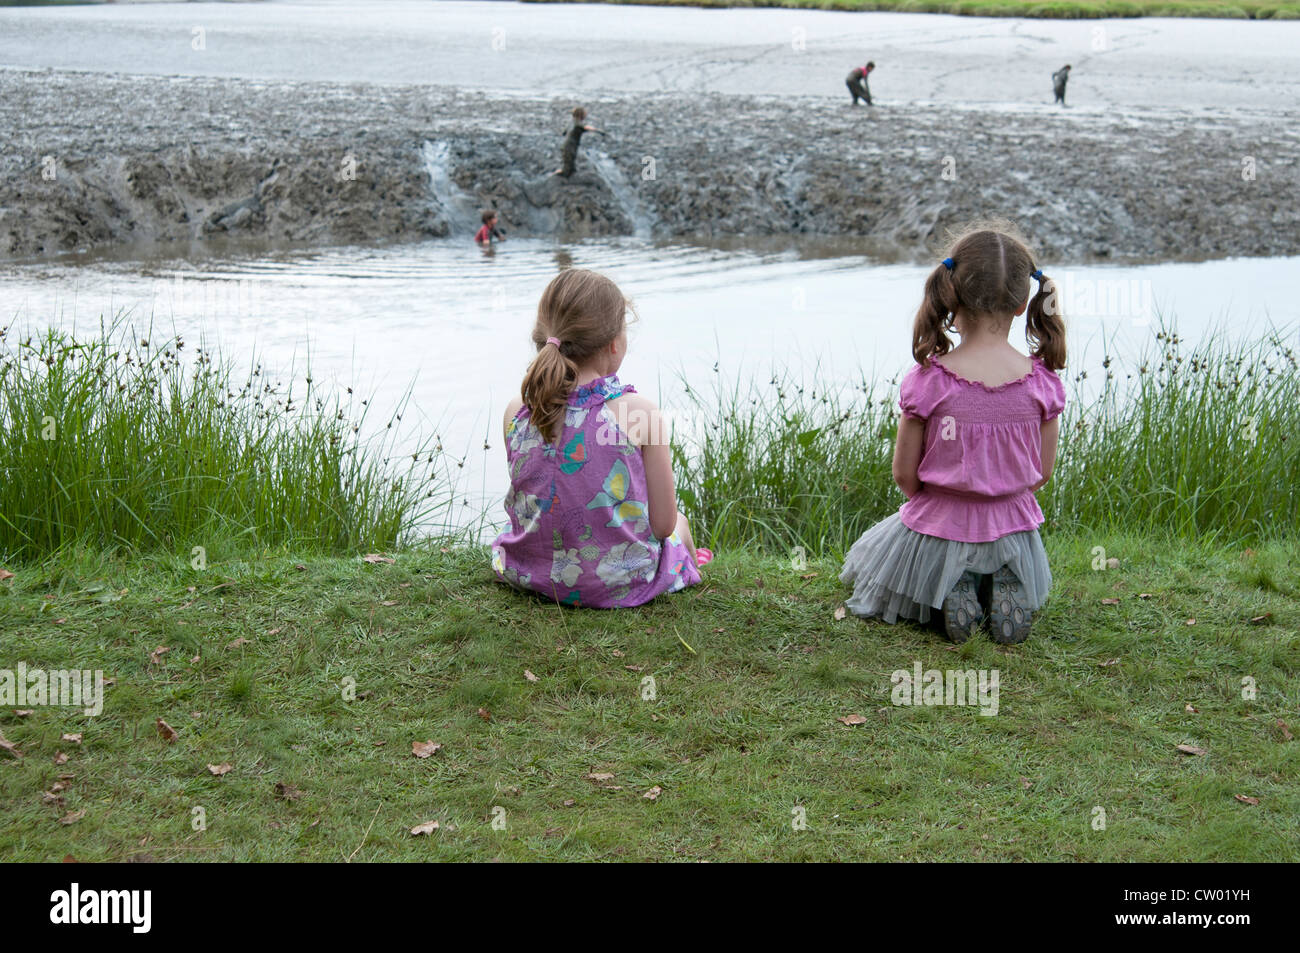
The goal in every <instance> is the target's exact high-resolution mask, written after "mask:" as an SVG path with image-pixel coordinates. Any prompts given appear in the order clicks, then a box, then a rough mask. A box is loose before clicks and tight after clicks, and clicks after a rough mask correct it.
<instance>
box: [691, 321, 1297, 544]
mask: <svg viewBox="0 0 1300 953" xmlns="http://www.w3.org/2000/svg"><path fill="white" fill-rule="evenodd" d="M1156 346H1157V349H1158V352H1157V353H1153V354H1150V355H1148V356H1145V357H1140V358H1138V359H1137V360H1135V361H1133V362H1131V363H1132V366H1131V367H1128V369H1127V370H1125V369H1124V368H1122V367H1121V366H1120V364H1119V362H1117V361H1115V360H1113V359H1112V358H1110V357H1106V358H1105V359H1104V360H1103V361H1102V362H1101V366H1100V367H1099V368H1094V369H1093V372H1094V378H1093V380H1094V382H1095V380H1096V376H1097V375H1103V376H1104V380H1103V383H1102V387H1101V390H1100V392H1099V393H1098V394H1096V396H1093V397H1090V398H1089V397H1085V393H1086V392H1087V389H1088V388H1089V387H1092V386H1093V385H1091V384H1088V383H1087V381H1088V370H1087V369H1085V370H1082V371H1080V372H1076V373H1075V375H1074V378H1073V383H1074V388H1073V389H1074V396H1073V398H1072V399H1071V400H1070V401H1069V402H1068V404H1067V407H1066V413H1065V415H1064V418H1063V422H1062V427H1061V443H1060V455H1059V458H1058V460H1057V464H1056V470H1055V473H1054V475H1053V477H1052V481H1051V482H1050V483H1049V484H1048V485H1047V487H1046V488H1044V490H1043V491H1041V492H1040V494H1039V501H1040V503H1041V505H1042V507H1043V511H1044V515H1045V517H1046V520H1047V529H1049V530H1051V529H1054V528H1060V527H1068V528H1069V529H1071V530H1074V531H1087V530H1096V531H1113V530H1116V529H1123V530H1125V531H1128V532H1140V533H1150V534H1154V535H1156V536H1159V537H1173V538H1177V539H1183V540H1188V539H1194V538H1201V539H1209V540H1216V541H1219V542H1222V543H1225V544H1228V543H1240V542H1250V541H1257V540H1260V539H1265V538H1273V537H1279V536H1285V535H1292V536H1293V535H1294V534H1295V533H1296V532H1297V530H1300V375H1297V372H1296V371H1297V368H1296V357H1295V354H1294V353H1293V351H1292V350H1291V349H1290V348H1289V347H1287V346H1286V345H1285V343H1284V341H1283V340H1282V338H1281V337H1280V336H1278V335H1276V334H1274V335H1272V336H1270V337H1269V338H1267V339H1265V340H1263V341H1259V342H1255V343H1247V344H1226V343H1224V342H1223V341H1221V340H1220V339H1217V338H1215V337H1213V336H1211V337H1209V338H1207V339H1205V340H1204V341H1202V342H1201V343H1200V344H1198V345H1197V346H1196V347H1194V348H1192V349H1191V350H1190V352H1187V353H1184V351H1185V344H1184V342H1183V341H1182V340H1181V339H1180V338H1179V336H1178V335H1177V333H1175V332H1174V331H1172V330H1162V331H1161V332H1160V333H1159V334H1158V335H1157V338H1156ZM897 397H898V390H897V381H896V380H895V381H891V382H889V385H888V386H887V387H884V388H880V387H876V386H874V385H873V384H872V383H871V382H869V381H867V380H865V379H862V380H860V381H859V382H858V384H857V386H856V387H853V388H850V389H846V390H837V389H836V388H835V387H834V386H831V385H829V384H828V383H826V382H822V383H819V384H818V385H817V386H816V389H814V388H813V387H812V386H811V385H810V386H807V387H805V386H803V385H801V384H796V383H794V382H792V381H791V380H790V379H789V377H788V376H787V375H785V374H784V373H782V372H778V373H776V374H774V375H773V376H772V379H771V381H770V383H769V385H768V386H767V387H764V386H763V385H761V384H750V385H749V387H748V389H747V390H743V391H742V390H741V389H740V387H739V386H731V387H728V386H727V385H726V384H724V383H722V382H721V380H719V382H718V383H717V384H716V385H715V388H714V391H713V393H712V394H703V393H700V392H699V391H696V390H692V389H690V388H688V389H687V398H688V400H689V401H690V402H691V411H692V414H691V416H692V417H694V418H696V419H699V420H701V421H703V423H702V429H701V431H700V432H698V433H695V434H684V435H680V436H679V437H678V438H677V439H676V442H675V445H674V463H675V468H676V473H677V475H678V483H679V489H678V493H679V495H680V497H681V501H682V504H683V508H684V509H685V511H686V513H687V515H688V516H689V517H690V518H691V520H692V524H693V526H694V527H695V530H696V534H697V536H698V537H699V538H700V539H702V540H708V541H709V542H710V544H712V545H714V546H717V547H720V548H734V547H739V546H758V547H762V548H765V549H767V550H769V551H777V552H785V551H787V550H788V549H790V548H791V547H794V546H803V547H805V548H806V549H807V550H808V551H809V552H811V553H823V552H832V553H834V552H842V551H843V550H844V549H845V548H847V547H848V546H849V545H851V544H852V543H853V541H854V540H855V539H856V538H857V537H858V535H860V534H861V533H862V532H863V531H864V530H865V529H866V528H867V527H869V526H870V525H871V524H872V523H874V522H876V521H877V520H879V519H881V518H883V517H884V516H886V515H888V514H889V513H891V512H893V511H894V510H896V509H897V508H898V506H899V505H900V504H901V503H902V501H903V497H902V494H901V493H900V492H899V491H898V490H897V488H896V487H895V486H894V483H893V478H892V476H891V472H890V464H891V460H892V455H893V440H894V436H895V434H896V433H897V425H898V410H897Z"/></svg>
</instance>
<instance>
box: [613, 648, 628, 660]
mask: <svg viewBox="0 0 1300 953" xmlns="http://www.w3.org/2000/svg"><path fill="white" fill-rule="evenodd" d="M624 654H626V653H624V652H623V650H622V649H615V650H614V658H622V657H623V656H624Z"/></svg>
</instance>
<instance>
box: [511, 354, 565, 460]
mask: <svg viewBox="0 0 1300 953" xmlns="http://www.w3.org/2000/svg"><path fill="white" fill-rule="evenodd" d="M561 347H562V345H551V344H546V343H543V344H542V347H541V350H539V351H538V352H537V356H536V357H535V358H533V362H532V363H531V364H529V365H528V370H527V371H525V372H524V383H523V387H522V388H520V392H519V394H520V397H522V398H523V401H524V405H525V406H526V407H527V408H528V412H529V414H531V415H532V419H533V423H534V424H536V425H537V429H538V430H539V431H541V434H542V436H543V437H544V438H545V439H546V441H547V443H555V442H556V441H557V440H559V438H560V430H561V429H562V427H563V425H564V411H565V408H566V407H567V405H568V402H569V393H570V391H572V390H573V385H574V384H575V383H576V382H577V380H578V366H577V365H576V364H574V363H573V361H571V360H569V358H567V357H565V356H564V353H563V351H561Z"/></svg>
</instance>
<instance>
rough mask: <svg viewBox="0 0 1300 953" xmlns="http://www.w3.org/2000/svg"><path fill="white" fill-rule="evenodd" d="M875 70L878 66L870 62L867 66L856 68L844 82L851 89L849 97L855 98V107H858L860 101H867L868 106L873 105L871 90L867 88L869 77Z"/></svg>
mask: <svg viewBox="0 0 1300 953" xmlns="http://www.w3.org/2000/svg"><path fill="white" fill-rule="evenodd" d="M875 68H876V64H875V63H873V62H868V63H867V65H866V66H856V67H854V68H853V70H852V71H851V72H850V73H849V75H848V78H847V79H846V80H845V81H844V82H845V84H846V85H847V86H848V87H849V95H850V96H852V97H853V105H855V106H856V105H857V104H858V100H859V99H863V100H866V103H867V105H868V106H870V105H871V90H870V89H869V88H868V87H867V77H868V76H870V75H871V71H872V70H874V69H875Z"/></svg>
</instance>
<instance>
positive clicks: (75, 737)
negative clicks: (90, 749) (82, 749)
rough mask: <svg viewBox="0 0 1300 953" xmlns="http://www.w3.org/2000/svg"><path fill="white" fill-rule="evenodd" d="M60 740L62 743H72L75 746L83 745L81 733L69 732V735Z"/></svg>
mask: <svg viewBox="0 0 1300 953" xmlns="http://www.w3.org/2000/svg"><path fill="white" fill-rule="evenodd" d="M59 740H60V741H70V742H72V743H73V744H74V745H79V744H81V732H79V731H73V732H69V733H67V734H65V735H64V736H63V737H62V738H60V739H59Z"/></svg>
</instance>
